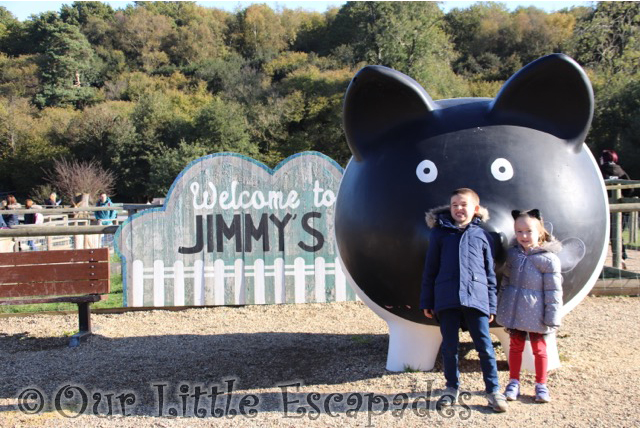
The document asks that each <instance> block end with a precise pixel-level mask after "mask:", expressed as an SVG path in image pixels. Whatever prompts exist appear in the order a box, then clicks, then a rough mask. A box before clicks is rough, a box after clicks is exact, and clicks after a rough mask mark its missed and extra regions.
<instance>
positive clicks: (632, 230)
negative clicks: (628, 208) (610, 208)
mask: <svg viewBox="0 0 640 428" xmlns="http://www.w3.org/2000/svg"><path fill="white" fill-rule="evenodd" d="M637 240H638V211H633V212H632V213H631V216H630V217H629V243H631V244H635V243H636V241H637Z"/></svg>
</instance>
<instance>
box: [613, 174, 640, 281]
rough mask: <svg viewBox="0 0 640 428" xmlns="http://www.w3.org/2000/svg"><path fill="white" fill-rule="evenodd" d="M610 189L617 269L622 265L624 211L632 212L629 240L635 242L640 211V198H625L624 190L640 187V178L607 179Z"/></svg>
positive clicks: (615, 264)
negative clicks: (623, 195)
mask: <svg viewBox="0 0 640 428" xmlns="http://www.w3.org/2000/svg"><path fill="white" fill-rule="evenodd" d="M605 185H606V188H607V190H609V191H610V192H611V193H610V197H609V212H611V253H612V263H611V264H612V265H613V267H614V268H616V269H620V268H621V267H622V213H631V215H630V216H629V225H628V227H629V242H635V241H636V239H637V237H638V235H637V233H638V211H640V199H639V198H637V197H634V198H623V197H622V190H624V189H638V188H640V181H638V180H617V179H615V180H605Z"/></svg>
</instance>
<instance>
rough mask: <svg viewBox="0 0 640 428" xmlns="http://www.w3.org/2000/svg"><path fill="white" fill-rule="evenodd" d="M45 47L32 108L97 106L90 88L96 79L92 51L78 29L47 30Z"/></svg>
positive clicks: (93, 90)
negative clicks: (37, 91)
mask: <svg viewBox="0 0 640 428" xmlns="http://www.w3.org/2000/svg"><path fill="white" fill-rule="evenodd" d="M45 46H46V48H45V51H44V53H43V55H42V56H41V57H40V60H39V70H40V73H39V75H40V76H39V77H40V81H41V85H42V88H41V90H40V91H39V93H38V94H37V95H36V97H35V99H34V102H35V104H36V105H37V106H39V107H40V108H42V107H45V106H61V105H73V106H75V107H77V108H81V107H83V106H85V105H90V104H92V103H95V102H97V101H98V99H97V91H96V89H95V88H93V87H91V86H90V83H91V81H92V80H93V79H94V78H95V74H94V72H93V70H94V66H95V58H94V55H93V50H92V49H91V45H90V44H89V42H88V41H87V38H86V37H85V36H84V35H83V34H82V33H80V31H78V28H77V27H75V26H71V25H68V24H64V23H58V24H57V25H52V26H50V27H49V34H48V36H47V37H46V39H45Z"/></svg>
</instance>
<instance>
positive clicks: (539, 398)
mask: <svg viewBox="0 0 640 428" xmlns="http://www.w3.org/2000/svg"><path fill="white" fill-rule="evenodd" d="M549 401H551V397H550V396H549V389H548V388H547V385H546V384H544V383H536V402H538V403H548V402H549Z"/></svg>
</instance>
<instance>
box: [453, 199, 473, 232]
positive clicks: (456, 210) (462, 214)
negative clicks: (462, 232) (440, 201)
mask: <svg viewBox="0 0 640 428" xmlns="http://www.w3.org/2000/svg"><path fill="white" fill-rule="evenodd" d="M479 209H480V207H479V206H478V204H477V203H476V202H475V201H474V199H473V197H472V196H471V195H453V196H452V197H451V217H452V218H453V221H454V222H455V223H456V226H458V227H464V226H466V225H468V224H469V223H471V220H473V216H474V215H475V214H476V213H477V212H478V210H479Z"/></svg>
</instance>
